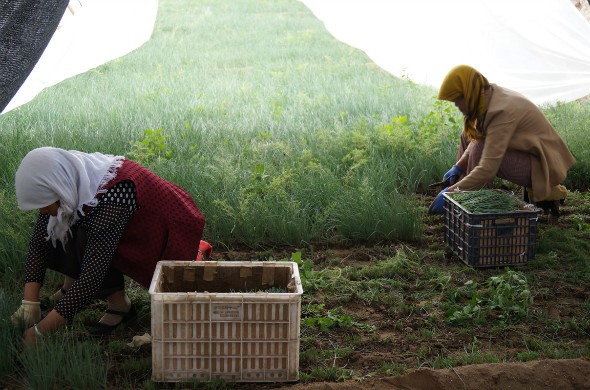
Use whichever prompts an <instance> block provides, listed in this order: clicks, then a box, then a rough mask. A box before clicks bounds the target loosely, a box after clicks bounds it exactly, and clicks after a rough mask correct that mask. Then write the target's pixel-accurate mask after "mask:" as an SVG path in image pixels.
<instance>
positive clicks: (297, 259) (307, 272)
mask: <svg viewBox="0 0 590 390" xmlns="http://www.w3.org/2000/svg"><path fill="white" fill-rule="evenodd" d="M280 261H292V262H294V263H296V264H297V268H299V278H300V279H301V286H302V287H303V289H305V288H306V287H307V280H308V278H310V277H311V276H312V272H313V262H312V261H311V260H309V259H308V260H303V259H302V258H301V252H295V253H291V258H288V259H287V258H285V259H281V260H280Z"/></svg>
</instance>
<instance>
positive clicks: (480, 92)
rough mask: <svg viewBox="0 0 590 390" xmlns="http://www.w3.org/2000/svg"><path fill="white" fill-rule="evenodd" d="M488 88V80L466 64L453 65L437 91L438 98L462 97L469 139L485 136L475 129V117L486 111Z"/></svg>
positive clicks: (452, 100) (466, 131)
mask: <svg viewBox="0 0 590 390" xmlns="http://www.w3.org/2000/svg"><path fill="white" fill-rule="evenodd" d="M489 88H490V83H489V82H488V80H487V79H486V78H485V77H483V76H482V75H481V73H479V72H478V71H477V70H475V69H473V68H472V67H471V66H468V65H458V66H455V67H454V68H453V69H451V70H450V72H449V73H448V74H447V75H446V76H445V79H444V80H443V82H442V85H441V86H440V90H439V91H438V99H440V100H448V101H450V102H454V101H455V100H456V99H458V98H460V97H463V98H464V99H465V103H466V104H467V115H466V116H465V121H464V129H465V134H467V137H469V139H470V140H478V139H482V138H484V137H485V135H484V134H481V133H478V132H477V131H476V123H477V118H478V117H479V116H481V115H484V114H485V112H486V108H485V107H486V102H485V92H486V91H487V90H488V89H489Z"/></svg>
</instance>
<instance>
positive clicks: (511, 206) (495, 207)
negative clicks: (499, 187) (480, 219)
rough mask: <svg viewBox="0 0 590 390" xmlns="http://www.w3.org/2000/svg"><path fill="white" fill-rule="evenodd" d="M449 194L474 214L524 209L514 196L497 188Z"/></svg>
mask: <svg viewBox="0 0 590 390" xmlns="http://www.w3.org/2000/svg"><path fill="white" fill-rule="evenodd" d="M449 195H450V196H451V197H452V198H453V199H454V200H456V201H457V203H459V204H460V205H461V206H463V207H464V208H465V209H466V210H467V211H469V212H471V213H474V214H488V213H506V212H510V211H516V210H521V209H522V207H521V206H520V204H519V203H518V201H517V199H516V198H515V197H514V196H512V195H510V194H507V193H505V192H499V191H496V190H478V191H468V192H459V193H457V194H452V193H451V194H449Z"/></svg>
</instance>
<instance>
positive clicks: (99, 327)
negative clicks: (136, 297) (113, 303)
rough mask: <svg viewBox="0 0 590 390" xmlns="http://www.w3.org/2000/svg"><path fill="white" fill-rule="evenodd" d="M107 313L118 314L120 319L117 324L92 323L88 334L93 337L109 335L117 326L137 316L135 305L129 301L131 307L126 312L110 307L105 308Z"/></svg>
mask: <svg viewBox="0 0 590 390" xmlns="http://www.w3.org/2000/svg"><path fill="white" fill-rule="evenodd" d="M106 312H107V314H114V315H118V316H121V317H122V318H121V321H119V323H118V324H115V325H106V324H101V323H100V322H97V323H96V324H94V327H93V328H92V329H91V330H90V335H91V336H93V337H104V336H108V335H110V334H111V333H112V332H113V330H115V329H117V327H118V326H119V325H121V324H126V323H128V322H129V321H131V320H132V319H134V318H135V317H137V310H136V309H135V305H134V304H133V303H131V307H130V308H129V311H128V312H127V313H125V312H123V311H118V310H111V309H107V311H106Z"/></svg>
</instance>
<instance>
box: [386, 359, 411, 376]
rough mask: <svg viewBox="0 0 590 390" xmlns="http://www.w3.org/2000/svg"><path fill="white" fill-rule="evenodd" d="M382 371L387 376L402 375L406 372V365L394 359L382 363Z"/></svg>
mask: <svg viewBox="0 0 590 390" xmlns="http://www.w3.org/2000/svg"><path fill="white" fill-rule="evenodd" d="M381 372H382V373H383V374H384V375H387V376H396V375H402V374H403V373H405V372H406V365H405V364H403V363H397V362H394V361H391V362H383V363H381Z"/></svg>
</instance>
